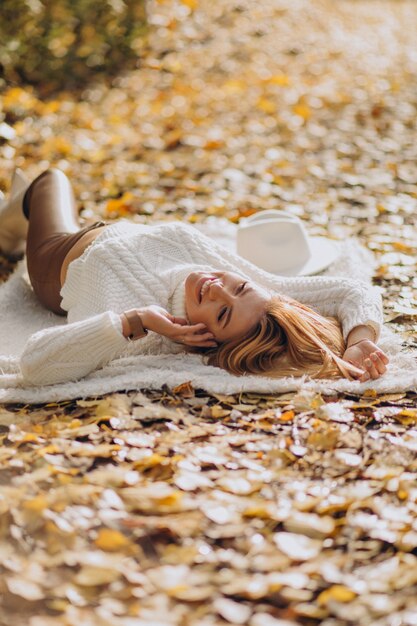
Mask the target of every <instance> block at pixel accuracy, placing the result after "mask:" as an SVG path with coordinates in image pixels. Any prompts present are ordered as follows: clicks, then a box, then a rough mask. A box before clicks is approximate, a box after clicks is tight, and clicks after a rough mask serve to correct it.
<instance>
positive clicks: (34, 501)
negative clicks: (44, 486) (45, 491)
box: [23, 494, 48, 513]
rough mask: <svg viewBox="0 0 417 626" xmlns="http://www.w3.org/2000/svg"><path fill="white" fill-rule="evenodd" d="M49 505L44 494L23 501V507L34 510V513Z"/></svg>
mask: <svg viewBox="0 0 417 626" xmlns="http://www.w3.org/2000/svg"><path fill="white" fill-rule="evenodd" d="M47 506H48V500H47V499H46V497H45V496H44V495H42V494H41V495H39V496H36V497H35V498H31V500H25V501H24V502H23V508H24V509H26V510H27V511H33V512H34V513H41V512H42V511H43V510H44V509H46V507H47Z"/></svg>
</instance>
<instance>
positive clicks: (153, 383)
mask: <svg viewBox="0 0 417 626" xmlns="http://www.w3.org/2000/svg"><path fill="white" fill-rule="evenodd" d="M199 228H200V229H201V230H202V231H203V232H204V233H205V234H206V235H208V236H210V237H213V239H215V240H216V241H217V242H218V243H221V244H223V245H225V246H227V247H230V248H232V249H234V245H235V235H236V227H235V226H234V225H233V224H231V223H230V222H227V221H226V220H222V219H218V218H210V219H209V220H208V221H207V222H206V223H205V224H203V225H201V226H199ZM219 233H221V235H220V234H219ZM373 265H374V262H373V258H372V255H371V253H370V252H369V251H367V250H365V249H364V248H363V247H361V246H360V245H359V243H358V242H357V241H356V240H353V239H351V240H348V241H345V242H343V243H341V256H340V258H339V259H338V260H337V261H336V262H335V263H333V265H332V266H331V267H330V268H329V269H328V270H327V272H326V274H328V275H333V276H348V277H350V278H358V279H361V280H365V281H369V282H370V280H371V276H372V269H373ZM65 323H66V321H65V319H63V318H61V317H58V316H56V315H54V314H53V313H50V312H48V311H46V310H45V309H43V308H42V307H41V306H40V305H39V303H38V302H37V300H36V298H35V296H34V294H33V292H32V290H31V288H30V285H29V284H28V281H27V277H26V272H25V263H24V261H21V262H20V263H19V265H18V267H17V268H16V270H15V272H14V274H13V275H12V276H11V277H10V279H9V280H8V281H7V282H6V283H4V284H2V285H1V286H0V336H1V344H0V345H1V348H0V352H1V354H0V372H1V374H0V402H2V403H8V402H19V403H20V402H22V403H26V402H28V403H43V402H53V401H59V400H67V399H72V398H80V397H87V396H99V395H103V394H106V393H109V392H113V391H121V390H132V389H134V390H138V389H145V388H147V389H160V388H161V387H162V386H163V385H168V386H169V387H171V388H174V387H176V386H177V385H180V384H181V383H185V382H190V383H191V384H192V385H193V387H194V388H196V389H203V390H206V391H207V392H214V393H221V394H236V393H240V392H258V393H264V394H270V393H283V392H288V391H294V390H299V389H304V390H306V391H307V390H310V391H318V392H322V393H334V392H352V393H360V392H363V391H365V390H366V389H375V391H377V392H378V393H379V394H381V393H391V392H398V391H405V390H416V389H417V361H416V352H415V351H414V352H411V351H405V350H402V349H401V338H400V337H399V336H398V335H395V334H394V333H393V332H392V331H391V330H389V329H388V328H387V327H384V328H383V331H382V335H381V340H380V346H381V347H382V349H383V350H385V351H386V352H387V354H388V355H389V357H390V365H389V370H388V372H387V373H386V374H385V375H384V376H382V377H381V378H380V379H379V380H377V381H369V382H367V383H358V382H356V381H348V380H346V379H336V380H321V381H313V380H309V379H307V378H306V377H303V378H292V377H291V378H281V379H272V378H267V377H261V376H242V377H237V376H232V375H231V374H228V373H227V372H225V371H223V370H220V369H218V368H215V367H211V366H208V365H205V364H204V363H203V361H202V358H201V357H200V356H198V355H189V354H172V355H171V356H167V355H166V354H164V355H163V356H132V357H125V358H120V359H116V360H114V361H112V362H111V363H110V364H109V365H107V366H106V367H104V368H103V369H101V370H98V371H96V372H93V373H92V374H90V375H89V376H87V377H86V378H83V379H82V380H79V381H77V382H70V383H61V384H56V385H45V386H42V387H33V386H27V385H26V386H25V385H23V384H22V382H21V378H20V375H19V355H20V353H21V352H22V349H23V346H24V345H25V343H26V340H27V339H28V337H29V336H30V335H32V334H33V333H35V332H36V331H38V330H40V329H42V328H46V327H48V326H53V325H57V324H65Z"/></svg>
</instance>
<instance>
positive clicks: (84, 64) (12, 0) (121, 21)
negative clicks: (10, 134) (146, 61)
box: [0, 0, 146, 91]
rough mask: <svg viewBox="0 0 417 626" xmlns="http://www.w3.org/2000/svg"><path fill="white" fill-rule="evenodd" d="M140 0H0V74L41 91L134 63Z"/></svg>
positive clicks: (141, 23)
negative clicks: (38, 88)
mask: <svg viewBox="0 0 417 626" xmlns="http://www.w3.org/2000/svg"><path fill="white" fill-rule="evenodd" d="M145 33H146V15H145V0H0V75H1V76H2V77H3V79H4V80H5V81H7V82H12V83H21V82H24V83H29V84H32V85H36V86H37V87H41V88H43V89H44V90H46V91H53V90H55V89H61V88H68V87H72V88H76V87H83V86H84V85H85V84H86V83H87V82H88V81H89V80H91V79H92V78H93V77H94V78H95V77H97V75H98V74H102V75H106V76H112V75H115V74H116V73H118V72H119V71H121V70H123V69H126V68H132V67H135V66H137V65H138V61H139V59H140V52H141V49H142V47H143V42H144V36H145Z"/></svg>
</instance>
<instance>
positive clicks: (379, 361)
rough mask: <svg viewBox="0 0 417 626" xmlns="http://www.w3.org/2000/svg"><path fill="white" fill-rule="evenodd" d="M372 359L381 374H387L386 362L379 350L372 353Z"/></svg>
mask: <svg viewBox="0 0 417 626" xmlns="http://www.w3.org/2000/svg"><path fill="white" fill-rule="evenodd" d="M370 359H371V360H372V362H373V364H374V365H375V368H376V369H377V371H378V372H379V374H385V372H386V371H387V368H386V365H385V362H384V361H383V359H382V358H381V356H380V355H379V354H378V352H373V353H372V354H371V355H370Z"/></svg>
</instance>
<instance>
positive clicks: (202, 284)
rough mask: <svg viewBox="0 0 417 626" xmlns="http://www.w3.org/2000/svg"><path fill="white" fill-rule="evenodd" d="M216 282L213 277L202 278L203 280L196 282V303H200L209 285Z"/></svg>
mask: <svg viewBox="0 0 417 626" xmlns="http://www.w3.org/2000/svg"><path fill="white" fill-rule="evenodd" d="M213 280H216V279H215V278H213V276H204V277H203V278H201V279H200V280H199V282H198V285H197V288H198V289H197V295H198V301H199V302H201V301H202V300H203V297H204V294H205V293H206V291H207V289H208V287H209V284H210V283H211V282H212V281H213Z"/></svg>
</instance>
